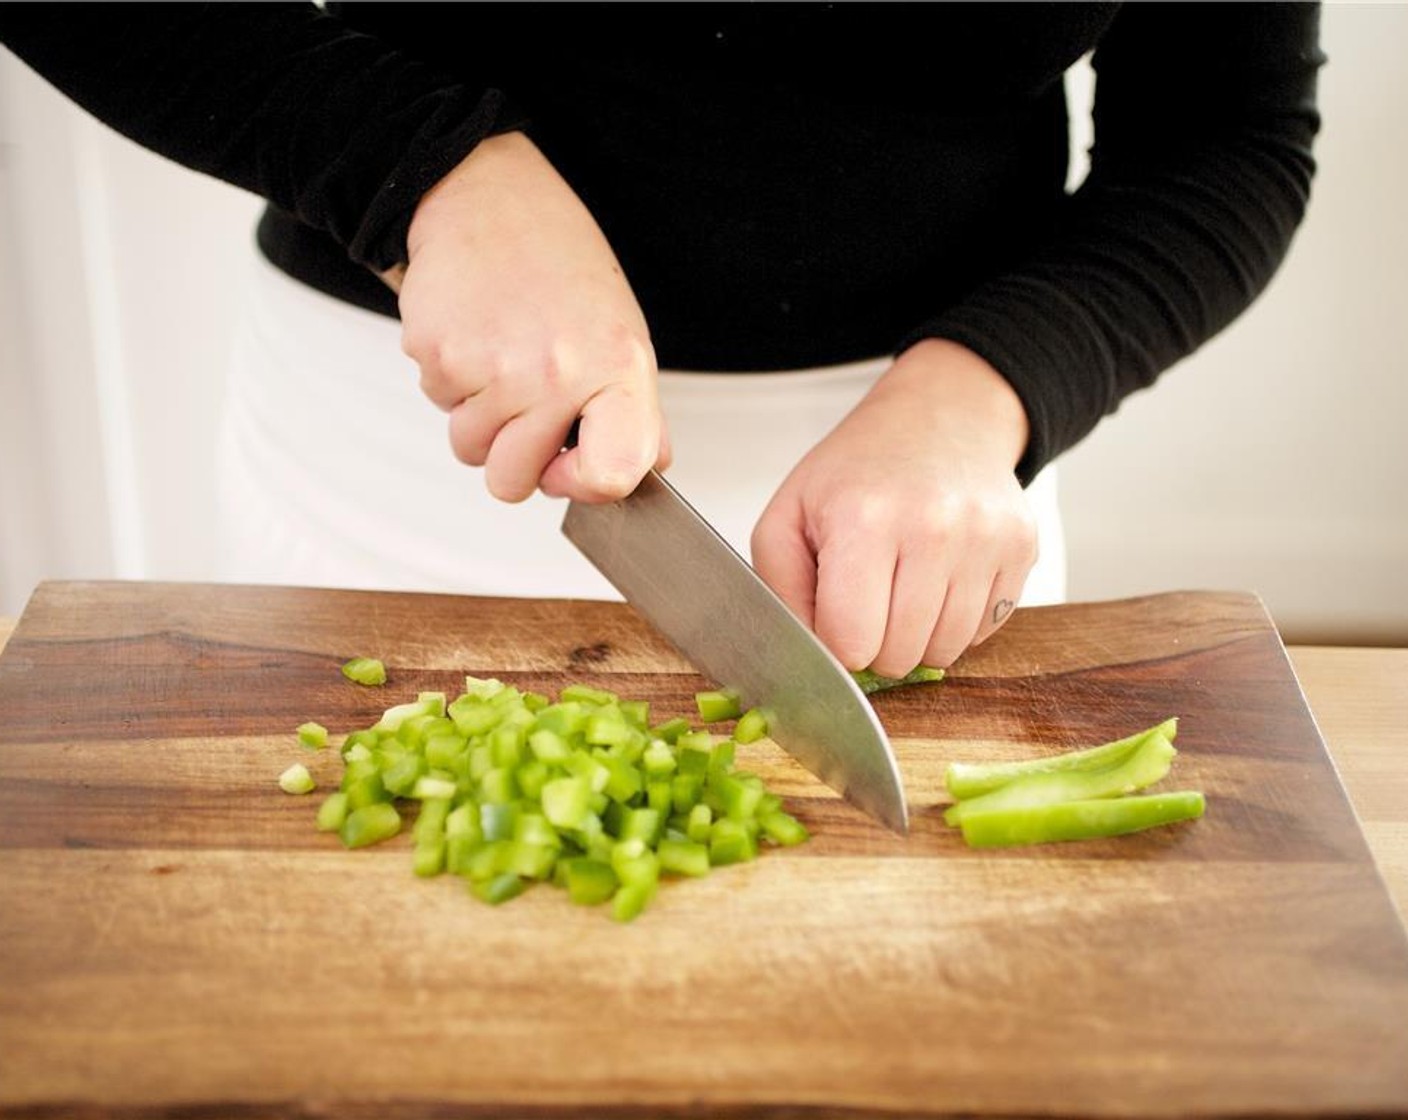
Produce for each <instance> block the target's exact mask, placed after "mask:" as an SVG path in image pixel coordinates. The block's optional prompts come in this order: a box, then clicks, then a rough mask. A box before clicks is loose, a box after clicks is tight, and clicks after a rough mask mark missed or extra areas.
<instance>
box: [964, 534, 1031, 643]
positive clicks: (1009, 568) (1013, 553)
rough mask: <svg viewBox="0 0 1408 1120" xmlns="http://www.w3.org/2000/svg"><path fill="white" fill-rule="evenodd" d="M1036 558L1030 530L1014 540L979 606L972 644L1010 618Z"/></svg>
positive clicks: (984, 638) (993, 631)
mask: <svg viewBox="0 0 1408 1120" xmlns="http://www.w3.org/2000/svg"><path fill="white" fill-rule="evenodd" d="M1036 559H1037V545H1036V532H1035V529H1033V530H1032V531H1031V533H1030V534H1029V535H1025V536H1022V537H1019V538H1017V539H1016V540H1015V541H1014V544H1013V546H1012V548H1011V549H1010V550H1009V553H1008V559H1007V560H1006V561H1005V562H1004V563H1003V565H1002V567H1001V569H1000V570H999V571H998V573H997V576H996V578H995V579H994V580H993V583H992V589H991V591H989V593H988V600H987V604H986V606H985V607H984V608H983V617H982V620H981V622H979V624H978V632H977V634H976V635H974V637H973V645H975V646H976V645H981V644H982V643H983V642H985V641H987V640H988V639H989V638H990V637H992V636H993V635H994V634H995V633H997V631H998V630H1000V629H1001V628H1002V627H1003V626H1004V625H1006V623H1007V620H1008V619H1009V618H1011V617H1012V613H1013V611H1015V610H1016V608H1017V605H1018V604H1019V603H1020V602H1021V601H1022V589H1023V588H1024V587H1025V586H1026V583H1027V577H1028V576H1029V575H1031V571H1032V568H1033V567H1035V565H1036Z"/></svg>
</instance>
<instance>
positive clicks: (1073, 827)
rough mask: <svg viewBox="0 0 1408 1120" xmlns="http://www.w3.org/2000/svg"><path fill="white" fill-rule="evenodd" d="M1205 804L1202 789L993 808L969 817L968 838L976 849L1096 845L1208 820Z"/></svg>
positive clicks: (966, 821)
mask: <svg viewBox="0 0 1408 1120" xmlns="http://www.w3.org/2000/svg"><path fill="white" fill-rule="evenodd" d="M1204 809H1205V800H1204V797H1203V794H1202V793H1201V792H1199V791H1197V790H1179V791H1176V792H1173V793H1151V794H1144V795H1140V796H1134V797H1106V798H1099V799H1097V800H1093V801H1064V802H1060V803H1058V804H1055V805H1041V806H1037V807H1035V808H1024V809H993V810H990V811H988V812H985V813H973V814H972V815H971V816H967V817H964V818H963V826H962V827H963V839H964V840H965V841H966V842H967V843H968V844H969V846H970V847H974V848H995V847H1006V846H1011V845H1016V844H1046V843H1051V842H1054V841H1062V840H1090V839H1096V838H1099V837H1105V836H1123V835H1125V834H1127V833H1131V832H1141V831H1143V830H1144V829H1148V828H1155V827H1157V826H1159V825H1165V824H1173V823H1174V822H1176V821H1187V820H1195V819H1197V818H1198V817H1201V816H1202V815H1203V812H1204Z"/></svg>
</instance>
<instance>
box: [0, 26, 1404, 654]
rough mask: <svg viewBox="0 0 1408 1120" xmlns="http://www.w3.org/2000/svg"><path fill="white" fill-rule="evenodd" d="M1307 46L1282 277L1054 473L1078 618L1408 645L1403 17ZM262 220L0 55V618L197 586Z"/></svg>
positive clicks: (1077, 91)
mask: <svg viewBox="0 0 1408 1120" xmlns="http://www.w3.org/2000/svg"><path fill="white" fill-rule="evenodd" d="M1324 47H1325V49H1326V51H1327V52H1328V54H1329V56H1330V63H1329V65H1328V66H1327V67H1326V68H1325V70H1324V71H1323V73H1322V77H1321V107H1322V112H1323V116H1324V119H1325V127H1324V131H1323V133H1322V137H1321V140H1320V143H1319V146H1318V149H1317V155H1318V159H1319V162H1320V166H1321V170H1320V174H1319V176H1318V178H1317V180H1316V183H1315V187H1314V195H1313V198H1312V201H1311V207H1310V213H1309V217H1308V219H1307V221H1306V223H1305V225H1304V226H1303V227H1302V229H1301V232H1300V233H1299V235H1298V236H1297V239H1296V242H1295V244H1294V245H1293V247H1292V251H1291V254H1290V257H1289V259H1288V260H1287V263H1286V265H1285V266H1284V267H1283V269H1282V270H1281V272H1280V273H1279V274H1278V275H1277V277H1276V279H1275V280H1274V281H1273V283H1272V285H1271V287H1270V289H1269V290H1268V291H1267V292H1266V293H1265V294H1264V295H1263V296H1262V297H1261V298H1260V299H1259V300H1258V301H1257V303H1255V304H1254V305H1253V307H1252V308H1251V310H1250V311H1249V312H1248V313H1247V314H1246V315H1244V316H1243V317H1242V319H1240V320H1239V321H1238V322H1237V323H1236V324H1234V325H1233V326H1232V327H1231V328H1230V329H1229V330H1227V331H1225V332H1224V333H1223V334H1222V335H1220V336H1219V337H1218V338H1217V339H1215V340H1214V341H1213V342H1211V343H1210V344H1208V345H1207V346H1205V347H1204V348H1203V349H1202V350H1200V351H1199V352H1198V353H1197V354H1195V355H1193V356H1192V357H1191V358H1189V359H1186V360H1185V361H1184V362H1183V363H1181V364H1180V365H1178V366H1177V367H1175V368H1174V369H1173V370H1171V371H1169V373H1167V374H1166V375H1165V376H1164V378H1163V379H1162V380H1161V381H1160V382H1159V384H1158V386H1157V387H1156V388H1155V389H1153V390H1151V391H1149V392H1146V393H1142V394H1138V395H1136V396H1135V397H1134V398H1131V399H1130V400H1128V401H1127V402H1126V403H1125V405H1124V406H1123V407H1122V408H1121V410H1120V412H1119V413H1118V414H1117V415H1115V416H1114V417H1111V418H1110V419H1108V420H1107V421H1106V422H1105V423H1104V424H1103V425H1102V426H1101V427H1100V428H1099V429H1098V430H1097V431H1096V433H1095V434H1094V435H1093V436H1092V437H1091V438H1090V439H1088V440H1087V441H1086V442H1085V443H1084V444H1082V445H1081V446H1080V447H1079V448H1077V449H1075V450H1074V451H1073V452H1071V453H1069V454H1068V455H1067V456H1066V457H1065V458H1063V459H1062V460H1061V463H1062V486H1063V495H1064V496H1063V506H1064V509H1065V515H1066V522H1067V531H1068V537H1069V545H1070V557H1071V594H1072V597H1073V598H1077V599H1103V598H1112V597H1117V596H1124V595H1131V594H1142V593H1146V592H1156V591H1164V590H1173V589H1182V588H1218V589H1236V590H1250V591H1254V592H1257V593H1258V594H1260V595H1261V596H1262V597H1263V599H1264V600H1265V601H1266V603H1267V605H1268V607H1269V609H1270V610H1271V613H1272V615H1273V617H1274V618H1275V619H1276V620H1277V622H1278V623H1279V624H1280V626H1281V628H1282V631H1283V633H1284V634H1285V635H1286V637H1287V638H1288V639H1291V640H1301V641H1304V640H1335V641H1370V642H1386V643H1390V642H1391V643H1394V644H1403V645H1408V592H1405V590H1404V582H1403V581H1404V574H1405V572H1408V444H1405V439H1408V436H1406V435H1405V428H1408V357H1405V344H1406V343H1408V202H1405V200H1408V69H1405V67H1404V66H1403V58H1404V57H1405V55H1408V6H1400V5H1390V4H1383V5H1375V4H1331V5H1329V6H1327V8H1326V10H1325V14H1324ZM1089 84H1090V83H1089V72H1088V70H1086V69H1084V68H1078V69H1077V71H1075V72H1073V74H1072V76H1071V80H1070V88H1071V91H1072V95H1073V103H1074V104H1075V105H1077V106H1079V105H1080V104H1082V103H1084V102H1085V101H1086V100H1087V99H1088V96H1089V92H1090V90H1089ZM1074 135H1075V145H1076V150H1077V164H1076V173H1077V174H1078V173H1079V169H1080V166H1081V158H1080V157H1081V152H1082V151H1083V144H1084V142H1085V139H1086V138H1087V137H1088V128H1086V126H1085V122H1084V121H1083V120H1081V119H1079V117H1078V119H1077V122H1076V127H1075V130H1074ZM258 210H259V204H258V202H257V200H255V199H253V198H252V197H250V196H248V195H244V194H242V193H240V192H238V191H236V190H234V189H233V188H230V187H227V186H225V185H223V184H220V183H217V182H214V181H212V180H210V179H207V178H203V177H201V176H198V175H195V174H193V173H191V172H189V171H186V170H184V169H182V168H179V167H177V166H175V165H174V164H171V163H168V162H166V161H164V160H162V159H160V158H158V157H156V156H154V155H152V154H150V153H148V152H145V151H143V150H142V149H140V148H137V147H136V146H134V145H132V144H130V143H129V142H127V141H125V140H123V139H122V138H121V137H119V136H117V135H116V134H115V133H113V132H111V131H110V130H108V129H107V128H105V127H104V126H102V125H100V124H98V123H96V122H94V121H93V120H92V119H91V118H88V117H86V116H85V115H84V114H82V113H81V112H79V111H77V110H75V109H74V108H73V107H72V106H70V105H69V104H68V103H67V102H66V101H65V100H64V99H63V98H62V97H60V96H59V95H58V94H57V93H55V92H54V91H52V90H51V89H50V88H49V87H48V86H46V85H45V84H44V83H43V82H41V81H40V80H39V79H37V78H36V77H35V76H34V75H33V74H32V73H31V72H29V71H28V70H27V69H25V68H24V67H23V66H22V65H21V64H19V63H18V61H17V60H15V58H14V57H13V56H12V55H10V54H8V53H7V52H5V51H4V50H3V49H0V614H5V615H12V616H13V615H16V614H18V613H19V612H20V611H21V610H22V609H23V607H24V603H25V601H26V599H27V598H28V595H29V593H30V591H31V590H32V589H33V587H34V585H35V583H36V582H37V581H39V580H41V579H61V578H85V579H91V578H109V577H118V578H134V579H135V578H140V579H181V580H200V579H206V578H209V572H210V564H211V559H212V545H211V539H210V538H211V533H210V514H209V510H210V493H211V489H212V478H211V470H210V461H209V459H210V441H209V436H210V433H211V432H212V430H213V427H214V417H215V416H216V415H217V412H218V408H219V402H220V393H221V386H222V380H223V376H224V362H225V351H226V346H227V342H228V338H229V334H230V331H231V323H232V316H233V308H234V306H235V303H236V300H237V295H236V293H237V290H238V286H239V284H240V283H241V282H242V280H243V277H244V275H245V270H246V267H247V266H248V263H249V261H250V259H251V254H252V252H253V226H254V221H255V218H256V216H257V214H258ZM329 434H331V433H329Z"/></svg>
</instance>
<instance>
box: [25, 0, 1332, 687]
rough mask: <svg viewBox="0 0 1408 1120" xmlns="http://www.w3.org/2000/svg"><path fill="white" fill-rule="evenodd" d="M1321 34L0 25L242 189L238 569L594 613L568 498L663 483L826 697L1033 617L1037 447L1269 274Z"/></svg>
mask: <svg viewBox="0 0 1408 1120" xmlns="http://www.w3.org/2000/svg"><path fill="white" fill-rule="evenodd" d="M1318 21H1319V9H1318V6H1317V5H1315V4H1304V3H1271V4H1266V3H1250V4H1244V3H1224V4H1209V5H1181V4H1161V3H1143V4H1088V3H1070V4H1055V5H1048V4H1035V5H1028V4H996V5H993V4H941V5H930V4H923V5H876V4H858V3H856V4H811V3H802V4H766V3H764V4H720V5H715V4H686V5H672V4H611V3H605V4H597V3H592V4H561V5H556V4H530V3H510V4H502V5H497V4H476V5H470V6H464V7H461V6H458V5H445V4H409V3H387V4H378V3H357V4H339V3H328V4H326V5H324V6H315V5H311V4H296V3H295V4H283V3H268V4H254V5H243V4H213V5H205V4H201V5H194V4H153V5H143V4H95V5H75V4H64V5H42V4H41V5H28V4H6V5H4V6H3V7H0V41H2V42H4V44H5V45H6V46H7V47H8V48H9V49H10V50H12V51H13V52H14V53H15V54H16V55H17V56H18V57H19V58H20V59H22V60H23V61H24V62H26V63H27V64H28V65H30V66H31V67H33V68H34V69H35V70H36V71H37V72H38V73H39V74H41V75H42V76H43V77H45V78H46V79H47V80H48V81H50V82H52V83H53V84H54V85H55V86H56V87H57V88H58V89H59V90H61V91H63V92H64V93H65V94H66V95H67V96H69V97H71V98H72V99H73V100H74V101H75V102H77V103H78V104H79V105H81V106H83V107H84V108H85V109H86V110H88V111H89V112H91V113H93V114H94V115H96V116H97V117H98V118H99V119H101V120H103V121H105V122H106V123H107V124H109V125H111V126H112V127H114V128H116V129H118V130H120V131H121V132H122V133H123V134H125V135H126V136H128V137H130V138H131V139H133V140H135V141H136V142H137V143H139V144H142V145H144V146H146V147H148V148H150V149H152V150H154V151H156V152H158V153H161V154H163V155H165V156H167V157H169V158H171V159H173V160H176V161H178V162H179V163H181V164H183V165H185V166H187V167H189V168H191V169H193V170H195V171H198V172H201V173H204V174H208V175H212V176H216V177H218V178H220V179H222V180H224V181H226V182H229V183H233V184H235V185H237V186H239V187H242V188H244V189H247V190H250V191H253V192H255V193H257V194H258V195H260V196H261V197H263V198H264V199H266V200H267V203H268V205H267V208H266V210H265V211H264V214H263V217H262V218H261V220H260V223H259V227H258V231H257V244H258V247H259V249H260V250H261V257H262V261H263V263H262V264H261V265H259V266H258V267H257V269H256V271H255V273H254V275H253V277H252V279H251V304H250V310H249V313H248V317H247V327H246V329H245V330H244V332H243V335H242V340H241V343H240V345H239V347H238V348H237V349H238V353H237V354H236V356H235V360H234V368H233V372H232V376H231V378H230V394H231V395H230V400H229V406H228V408H227V410H226V416H225V420H224V431H223V433H222V435H221V440H220V444H221V448H222V450H221V455H222V462H223V464H224V472H223V479H224V483H223V499H222V500H223V502H224V514H223V517H222V524H223V525H225V526H227V527H228V528H229V529H230V531H231V534H232V535H231V536H230V538H229V539H228V540H227V541H226V542H225V544H224V547H223V551H224V553H225V554H226V556H227V557H228V558H229V559H230V566H229V569H228V571H229V572H230V574H231V575H232V576H233V577H237V578H261V579H271V580H276V581H282V582H318V583H326V584H338V583H343V584H352V585H364V586H411V587H416V588H422V589H439V590H457V591H467V592H475V593H484V594H528V595H537V594H549V595H552V594H572V595H575V594H583V595H602V594H610V589H609V588H607V587H606V586H605V585H604V583H603V582H602V581H601V580H600V577H598V576H597V575H596V574H595V573H594V572H593V571H591V570H590V567H589V565H587V564H586V562H585V561H584V560H583V559H582V558H581V557H579V556H577V555H576V554H575V553H574V552H573V550H572V549H571V546H570V545H569V544H567V543H566V542H565V541H563V540H562V538H561V536H560V534H559V533H558V531H557V528H558V522H559V520H560V517H561V513H562V502H561V499H563V498H576V499H581V500H585V501H606V500H613V499H617V498H620V497H622V496H624V495H627V494H629V492H630V491H631V490H632V489H633V488H634V486H635V485H636V483H637V482H638V480H639V479H640V478H641V477H642V476H643V475H644V473H645V472H646V471H647V470H649V469H651V468H652V467H654V468H659V469H661V470H666V471H667V472H668V475H669V477H670V478H671V479H672V481H674V482H675V484H676V486H677V487H678V488H679V489H680V490H681V492H682V493H683V494H684V495H685V496H686V497H687V498H688V499H689V500H691V501H692V502H693V503H694V504H695V505H697V506H698V507H699V508H700V510H701V512H703V513H704V514H705V516H707V517H709V518H710V519H711V520H713V521H715V523H716V524H717V525H718V527H719V528H720V531H721V532H722V533H723V534H724V535H725V536H726V537H727V538H728V539H729V540H730V541H731V542H733V543H734V544H735V547H737V548H738V549H739V550H740V551H746V552H747V553H748V554H749V555H750V556H751V559H752V561H753V563H754V565H755V566H756V567H757V569H758V571H759V573H760V574H761V575H762V576H763V577H764V578H765V579H766V580H767V581H768V582H769V583H770V584H771V585H772V586H773V587H774V589H775V590H776V591H777V592H778V593H779V595H780V596H781V597H782V598H783V599H784V600H785V601H786V602H787V603H788V604H789V605H790V606H791V607H792V608H793V609H794V610H795V611H796V612H797V613H798V615H799V616H800V617H801V618H802V619H803V620H804V621H806V622H807V623H808V624H809V625H811V626H813V627H814V629H815V630H816V632H817V633H818V635H819V636H820V637H821V638H822V639H823V640H824V641H825V642H826V643H827V644H828V645H829V646H830V647H831V648H832V650H833V651H834V652H835V653H836V655H837V656H838V658H839V659H840V660H841V661H842V662H843V663H844V664H845V665H846V666H847V667H850V668H862V667H866V666H869V667H871V668H873V669H875V670H876V671H877V672H881V673H885V674H888V675H898V674H900V673H902V672H904V671H906V670H908V669H909V668H911V667H913V666H914V665H916V664H918V663H921V662H923V663H928V664H934V665H945V666H946V665H949V664H951V663H952V662H953V661H954V660H955V659H957V658H958V657H959V656H960V655H961V654H962V652H963V651H964V650H965V649H967V648H968V647H970V646H971V645H972V644H974V643H976V642H981V641H983V640H985V639H986V638H987V637H988V636H989V635H990V634H992V633H993V632H994V631H995V630H996V629H997V627H999V626H1000V625H1001V624H1002V623H1003V622H1004V621H1005V619H1006V618H1007V617H1008V616H1009V614H1010V612H1011V609H1012V607H1013V605H1014V604H1016V603H1018V602H1021V603H1031V602H1042V601H1055V600H1058V599H1059V598H1060V597H1062V595H1063V594H1064V569H1063V563H1064V557H1063V555H1062V553H1063V549H1062V545H1061V540H1060V520H1059V512H1058V509H1057V506H1056V503H1055V498H1054V486H1053V483H1052V469H1053V468H1052V464H1053V461H1054V460H1056V459H1057V458H1058V457H1059V456H1060V455H1061V453H1062V452H1064V451H1065V450H1067V449H1069V448H1070V447H1072V446H1074V445H1075V444H1077V443H1078V442H1079V441H1080V440H1081V439H1083V438H1084V437H1085V436H1086V435H1087V434H1088V433H1089V432H1090V431H1091V430H1092V429H1093V428H1094V427H1095V426H1096V424H1097V423H1098V422H1099V421H1100V420H1101V419H1102V418H1103V417H1104V416H1106V415H1108V414H1109V413H1111V412H1113V411H1114V410H1115V409H1116V408H1117V407H1118V405H1119V403H1120V402H1121V401H1122V400H1123V399H1124V398H1126V397H1127V396H1128V395H1129V394H1131V393H1133V392H1136V391H1138V390H1141V389H1143V388H1146V387H1148V386H1150V385H1151V384H1153V383H1154V381H1155V380H1156V379H1157V378H1158V376H1159V375H1160V374H1162V373H1163V372H1164V371H1165V370H1167V369H1168V368H1170V367H1171V366H1173V365H1175V364H1176V363H1177V362H1178V361H1180V360H1181V359H1182V358H1184V357H1185V356H1187V355H1188V354H1190V353H1191V352H1192V351H1193V350H1195V349H1196V348H1197V347H1198V346H1200V345H1201V344H1202V343H1203V342H1204V341H1206V340H1207V339H1208V338H1210V337H1212V336H1213V335H1214V334H1216V333H1217V332H1218V331H1220V330H1222V329H1223V328H1224V327H1225V326H1227V325H1228V324H1229V323H1230V322H1232V321H1233V320H1234V319H1236V318H1237V317H1238V316H1239V315H1241V314H1242V313H1243V312H1244V311H1245V310H1246V309H1247V307H1248V306H1250V304H1251V303H1252V302H1253V301H1254V300H1255V298H1256V297H1257V295H1258V294H1259V293H1260V292H1261V291H1262V290H1263V289H1264V287H1265V286H1266V284H1267V283H1268V281H1269V280H1270V278H1271V277H1272V275H1273V274H1274V273H1275V271H1276V270H1277V269H1278V268H1279V267H1280V265H1281V263H1282V261H1283V260H1284V258H1285V255H1286V253H1287V252H1288V250H1289V247H1290V244H1291V242H1292V239H1293V237H1294V234H1295V232H1296V230H1297V229H1298V227H1299V225H1300V223H1301V222H1302V220H1303V217H1304V214H1305V210H1306V207H1307V204H1308V199H1309V194H1310V187H1311V183H1312V180H1313V177H1314V173H1315V162H1314V153H1313V145H1314V140H1315V137H1316V135H1317V134H1318V131H1319V128H1320V119H1319V115H1318V109H1317V103H1316V79H1317V73H1318V70H1319V68H1320V67H1321V65H1323V63H1324V62H1325V58H1324V55H1323V53H1322V51H1321V50H1320V44H1319V22H1318ZM1087 55H1089V56H1090V57H1091V58H1092V60H1093V63H1092V64H1093V67H1094V70H1095V73H1096V75H1097V87H1096V100H1095V105H1094V111H1093V120H1094V130H1095V132H1094V136H1095V140H1094V145H1093V147H1092V149H1091V152H1090V170H1089V174H1088V175H1087V176H1086V178H1085V180H1084V182H1083V183H1081V184H1080V185H1079V188H1078V189H1076V190H1073V191H1068V190H1067V188H1066V183H1065V180H1066V177H1067V172H1068V160H1069V150H1068V120H1067V107H1066V101H1065V92H1064V86H1063V77H1064V75H1065V74H1066V72H1067V71H1068V70H1069V68H1070V67H1071V66H1072V65H1073V64H1074V63H1076V62H1077V61H1078V60H1080V59H1082V58H1084V57H1086V56H1087ZM412 373H414V374H418V379H419V390H420V391H419V392H416V391H415V390H414V389H413V388H411V387H410V384H409V383H410V381H411V376H410V375H411V374H412ZM426 398H428V401H429V402H431V403H433V405H434V406H437V407H438V410H439V412H437V410H436V408H431V407H430V405H429V404H427V401H426ZM440 413H443V414H444V416H446V417H448V431H449V444H450V451H452V453H453V454H451V453H450V452H447V451H446V449H445V447H444V435H443V428H442V425H443V424H444V423H445V420H444V419H443V418H440ZM578 421H580V439H579V441H578V442H577V443H576V445H575V446H574V447H572V448H571V449H570V450H564V444H565V439H566V433H567V432H568V430H569V428H570V427H571V426H572V425H573V424H574V423H575V422H578ZM464 464H467V465H469V467H470V468H472V469H471V470H468V471H467V470H465V469H464ZM1039 523H1040V526H1041V527H1040V531H1038V524H1039ZM663 543H664V544H665V546H666V547H667V546H668V542H663ZM663 562H668V561H667V560H666V561H663Z"/></svg>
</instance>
